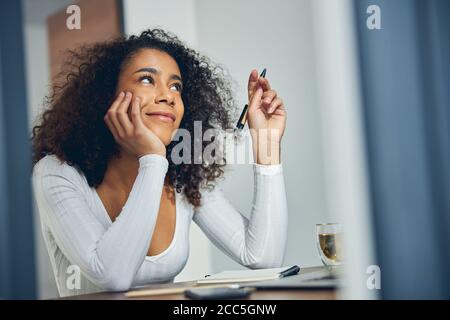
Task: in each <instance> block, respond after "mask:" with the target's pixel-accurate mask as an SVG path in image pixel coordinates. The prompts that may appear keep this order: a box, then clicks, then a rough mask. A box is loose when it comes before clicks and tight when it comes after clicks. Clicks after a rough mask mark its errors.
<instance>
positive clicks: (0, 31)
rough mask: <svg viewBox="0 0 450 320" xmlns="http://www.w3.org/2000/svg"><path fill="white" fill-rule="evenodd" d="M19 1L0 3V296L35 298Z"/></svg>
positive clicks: (28, 156) (6, 297)
mask: <svg viewBox="0 0 450 320" xmlns="http://www.w3.org/2000/svg"><path fill="white" fill-rule="evenodd" d="M21 3H22V1H0V299H33V298H35V297H36V276H35V255H34V235H33V215H32V205H31V203H32V202H31V187H30V173H31V157H30V148H29V137H28V123H27V104H26V86H25V72H24V71H25V70H24V66H25V61H24V48H23V30H22V29H23V28H22V7H21Z"/></svg>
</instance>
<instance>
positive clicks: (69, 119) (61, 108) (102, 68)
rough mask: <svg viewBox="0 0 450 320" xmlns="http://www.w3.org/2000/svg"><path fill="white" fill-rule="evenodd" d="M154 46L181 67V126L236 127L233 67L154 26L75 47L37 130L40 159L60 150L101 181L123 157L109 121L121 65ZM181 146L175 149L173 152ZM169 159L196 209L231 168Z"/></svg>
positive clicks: (173, 180) (175, 182)
mask: <svg viewBox="0 0 450 320" xmlns="http://www.w3.org/2000/svg"><path fill="white" fill-rule="evenodd" d="M146 48H149V49H157V50H161V51H163V52H165V53H167V54H169V55H170V56H171V57H172V58H174V59H175V61H176V62H177V64H178V67H179V69H180V72H181V76H182V78H183V91H182V100H183V102H184V106H185V114H184V117H183V120H182V122H181V123H180V128H185V129H187V130H189V132H191V133H193V128H194V121H201V122H202V128H203V130H207V129H211V128H214V129H226V128H230V127H231V121H232V120H233V116H232V111H233V110H235V108H234V107H235V103H234V97H233V94H232V91H231V84H232V82H231V81H230V80H229V77H228V76H227V73H226V71H225V69H224V68H223V67H221V66H219V65H218V64H215V63H213V62H212V61H211V60H210V59H209V58H207V57H205V56H204V55H201V54H200V53H198V52H196V51H194V50H192V49H190V48H188V47H187V46H186V45H185V44H184V43H183V42H181V41H180V40H179V39H178V38H177V37H176V36H175V35H173V34H171V33H169V32H166V31H164V30H161V29H153V30H147V31H144V32H142V33H141V34H140V35H139V36H130V37H128V38H127V37H124V36H121V37H119V38H117V39H114V40H112V41H106V42H102V43H97V44H94V45H90V46H86V45H85V46H81V47H80V48H78V49H76V50H69V51H68V53H69V59H68V61H67V63H66V65H65V67H64V68H63V71H62V72H61V73H60V74H59V79H60V80H59V82H55V83H57V84H55V85H53V88H52V91H51V94H50V95H49V96H47V97H46V99H45V106H46V110H45V111H44V112H43V113H42V115H41V117H40V118H39V120H38V123H37V125H36V126H35V127H34V128H33V131H32V144H33V163H36V162H37V161H39V160H40V159H41V158H43V157H45V156H46V155H48V154H54V155H56V156H57V157H58V158H59V159H60V160H61V161H65V162H67V163H68V164H69V165H71V166H74V167H75V168H77V169H78V170H81V172H82V173H83V174H84V176H85V177H86V179H87V182H88V184H89V186H91V187H92V186H93V187H97V186H98V185H100V184H101V182H102V181H103V178H104V174H105V171H106V168H107V165H108V163H109V161H110V159H111V158H112V157H115V156H117V155H118V154H119V148H118V145H117V143H116V142H115V140H114V138H113V136H112V134H111V132H110V131H109V129H108V127H107V126H106V124H105V122H104V119H103V118H104V115H105V113H106V112H107V110H108V108H109V107H110V105H111V103H112V101H113V100H114V98H115V92H116V87H117V83H118V79H119V74H120V71H121V68H122V67H123V66H124V65H125V63H126V62H127V61H129V59H131V58H132V57H133V55H134V54H135V53H137V52H138V51H139V50H141V49H146ZM174 144H175V142H172V143H171V144H169V145H168V146H167V154H168V155H170V154H171V149H172V148H173V146H174ZM205 146H206V143H205V142H203V148H205ZM191 157H192V158H193V155H192V156H191ZM168 158H169V159H168V161H169V169H168V174H167V178H168V182H169V185H170V186H172V187H174V189H175V190H176V192H178V193H181V192H183V193H184V195H185V197H186V198H187V200H188V201H189V202H190V203H191V204H192V205H194V206H195V207H198V206H200V199H201V194H200V188H202V187H203V186H206V187H209V188H211V187H213V183H212V182H213V181H214V180H216V179H217V178H218V177H220V176H221V175H222V174H223V172H224V171H223V167H224V166H225V163H222V164H219V163H213V164H205V163H202V164H194V161H193V160H194V159H191V164H179V165H175V164H174V163H173V162H172V161H171V159H170V157H168Z"/></svg>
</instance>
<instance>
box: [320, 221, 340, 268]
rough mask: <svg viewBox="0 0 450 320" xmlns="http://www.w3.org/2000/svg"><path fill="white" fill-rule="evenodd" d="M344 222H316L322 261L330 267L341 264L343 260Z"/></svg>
mask: <svg viewBox="0 0 450 320" xmlns="http://www.w3.org/2000/svg"><path fill="white" fill-rule="evenodd" d="M342 229H343V228H342V224H340V223H326V224H316V244H317V250H318V251H319V256H320V259H321V260H322V263H323V264H324V265H325V266H326V267H327V268H328V269H330V270H331V269H333V267H336V266H340V265H341V264H342V260H343V252H342V251H343V248H342V246H343V242H344V239H342V237H343V232H342Z"/></svg>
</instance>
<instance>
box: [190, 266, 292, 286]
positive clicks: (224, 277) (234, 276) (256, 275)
mask: <svg viewBox="0 0 450 320" xmlns="http://www.w3.org/2000/svg"><path fill="white" fill-rule="evenodd" d="M299 270H300V268H299V267H298V266H297V265H295V266H291V267H281V268H271V269H257V270H228V271H222V272H219V273H216V274H213V275H208V276H205V278H203V279H200V280H197V284H206V283H208V284H211V283H237V282H250V281H252V282H253V281H264V280H273V279H278V278H281V277H285V276H290V275H293V274H297V273H298V272H299Z"/></svg>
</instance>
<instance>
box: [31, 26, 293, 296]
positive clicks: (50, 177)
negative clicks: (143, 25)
mask: <svg viewBox="0 0 450 320" xmlns="http://www.w3.org/2000/svg"><path fill="white" fill-rule="evenodd" d="M71 56H72V59H71V60H70V63H68V64H67V67H68V68H69V71H66V73H65V74H64V75H65V78H64V81H63V82H62V84H61V85H59V86H55V88H54V92H53V95H52V96H51V97H50V98H49V99H48V105H49V107H48V109H47V110H46V111H45V112H44V113H43V115H42V118H41V120H40V123H39V124H38V125H37V126H36V127H35V128H34V129H33V147H34V161H35V166H34V169H33V186H34V194H35V198H36V202H37V206H38V209H39V212H40V217H41V221H42V230H43V235H44V239H45V242H46V245H47V249H48V252H49V255H50V259H51V263H52V267H53V271H54V275H55V279H56V282H57V286H58V290H59V293H60V295H61V296H68V295H74V294H84V293H92V292H98V291H101V290H113V291H123V290H127V289H129V288H130V287H133V286H139V285H144V284H148V283H154V282H170V281H173V278H174V277H175V276H176V275H177V274H178V273H179V272H180V271H181V270H182V269H183V267H184V265H185V263H186V261H187V258H188V254H189V226H190V223H191V221H192V220H194V221H195V222H196V223H197V224H198V225H199V227H200V228H201V229H202V230H203V231H204V232H205V234H206V235H207V236H208V238H209V239H210V240H211V241H212V242H213V243H214V244H215V245H216V246H218V247H219V248H220V249H222V250H223V251H224V252H225V253H226V254H228V255H229V256H230V257H231V258H233V259H234V260H235V261H237V262H239V263H240V264H242V265H244V266H247V267H249V268H269V267H278V266H280V265H281V264H282V261H283V255H284V250H285V243H286V229H287V205H286V197H285V191H284V181H283V175H282V165H281V164H280V163H279V161H280V160H279V159H280V157H279V152H280V151H279V150H280V149H279V148H280V142H281V137H282V135H283V132H284V129H285V123H286V112H285V108H284V105H283V102H282V100H281V98H279V97H278V96H277V93H276V92H275V91H274V90H273V89H271V88H270V85H269V82H268V81H267V80H266V79H263V78H258V73H257V71H256V70H253V71H252V72H251V74H250V77H249V82H248V94H249V101H250V102H249V111H248V123H249V126H250V128H251V129H252V132H254V134H252V139H253V144H254V153H255V159H256V163H255V164H254V174H255V186H254V189H255V192H254V198H253V206H252V212H251V213H250V218H249V219H247V218H246V217H245V216H244V215H242V214H241V213H239V212H238V211H236V210H235V209H234V208H233V207H232V206H231V204H230V203H229V202H228V201H227V200H226V198H225V197H224V195H223V193H222V191H221V190H220V189H219V188H218V187H214V182H215V181H216V179H217V178H218V177H219V176H221V175H222V173H223V165H221V164H218V163H212V164H205V163H203V164H189V163H183V164H179V165H175V164H174V163H173V161H172V160H171V157H170V154H171V152H170V151H171V150H172V148H173V146H174V145H175V143H174V142H173V141H171V138H172V137H173V135H174V133H175V132H176V131H177V129H179V128H183V129H187V130H189V132H193V123H194V121H201V123H202V127H203V128H204V129H210V128H221V129H226V128H230V126H231V125H232V124H231V122H230V121H231V120H230V119H231V116H230V114H231V113H230V112H231V109H232V108H231V107H232V106H233V98H232V94H231V91H230V89H229V85H228V82H227V81H226V79H225V77H224V76H223V72H222V70H221V69H220V68H218V67H217V66H215V65H214V64H212V63H211V62H210V61H209V60H208V59H207V58H205V57H204V56H201V55H200V54H198V53H196V52H195V51H193V50H191V49H188V48H186V46H185V45H184V44H183V43H181V42H180V41H179V40H178V39H177V38H176V37H175V36H172V35H170V34H168V33H166V32H164V31H163V30H159V29H156V30H148V31H145V32H143V33H142V34H141V35H140V36H131V37H129V38H128V39H126V38H120V39H118V40H115V41H112V42H107V43H101V44H97V45H95V46H93V47H85V48H83V49H81V50H79V51H77V52H72V55H71ZM261 129H274V130H275V131H276V132H277V133H278V135H273V136H268V137H265V136H264V137H263V136H262V135H259V134H258V132H260V131H261ZM259 145H264V146H266V145H268V146H269V147H270V148H271V150H272V151H273V152H274V153H272V155H271V156H267V155H266V153H267V152H265V151H266V150H262V149H263V148H259V147H258V146H259ZM203 146H205V145H203ZM191 158H192V156H191ZM248 193H249V194H250V192H248ZM77 270H79V271H80V273H81V277H80V279H79V281H76V280H77V279H76V278H74V275H75V273H76V271H77Z"/></svg>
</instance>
